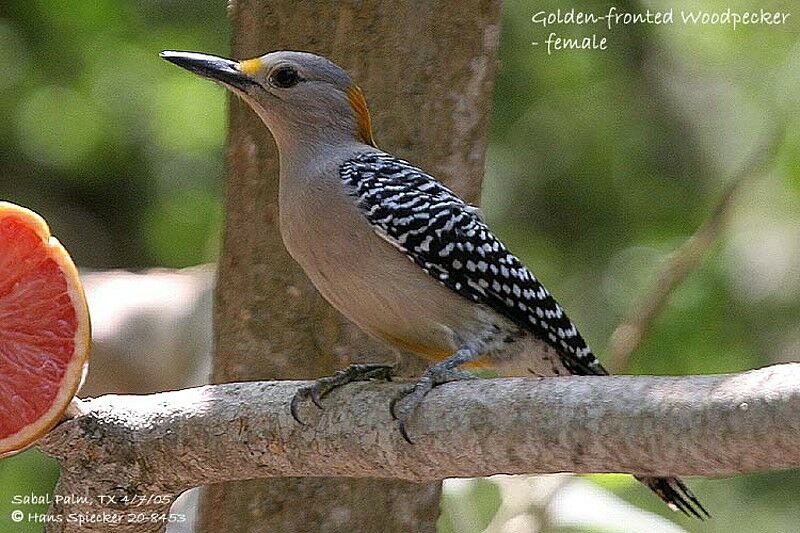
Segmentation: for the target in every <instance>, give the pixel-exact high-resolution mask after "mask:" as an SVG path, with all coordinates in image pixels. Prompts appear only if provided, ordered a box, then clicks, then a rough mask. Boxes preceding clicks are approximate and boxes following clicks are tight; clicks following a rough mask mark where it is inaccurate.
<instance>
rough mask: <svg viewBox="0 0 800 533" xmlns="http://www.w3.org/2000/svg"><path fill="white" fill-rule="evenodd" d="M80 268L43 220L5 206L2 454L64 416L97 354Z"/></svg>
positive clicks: (1, 223)
mask: <svg viewBox="0 0 800 533" xmlns="http://www.w3.org/2000/svg"><path fill="white" fill-rule="evenodd" d="M90 329H91V328H90V323H89V311H88V309H87V307H86V298H85V296H84V293H83V288H82V286H81V282H80V279H79V277H78V271H77V269H76V268H75V265H74V263H73V262H72V259H70V257H69V254H68V253H67V251H66V250H65V249H64V247H63V246H61V244H60V243H59V242H58V241H57V240H56V239H55V238H54V237H52V236H51V235H50V229H49V228H48V227H47V223H45V221H44V219H42V217H40V216H39V215H37V214H36V213H34V212H33V211H30V210H28V209H25V208H23V207H19V206H17V205H14V204H10V203H7V202H0V457H4V456H6V455H11V454H13V453H16V452H18V451H21V450H23V449H25V448H26V447H28V446H30V445H31V444H33V443H34V442H35V441H36V440H37V439H39V438H40V437H41V436H42V435H44V434H45V433H47V432H48V431H49V430H50V429H51V428H52V427H53V426H54V425H55V424H56V423H58V421H59V420H60V419H61V418H62V416H63V414H64V411H65V410H66V408H67V406H68V405H69V403H70V401H71V400H72V398H73V397H74V396H75V394H77V392H78V388H79V387H80V384H81V381H82V380H83V375H84V371H85V367H86V364H87V361H88V356H89V350H90V337H91V334H90Z"/></svg>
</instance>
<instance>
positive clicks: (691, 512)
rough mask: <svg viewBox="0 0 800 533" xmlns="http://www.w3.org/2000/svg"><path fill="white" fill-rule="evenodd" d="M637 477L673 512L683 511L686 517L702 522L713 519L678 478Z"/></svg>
mask: <svg viewBox="0 0 800 533" xmlns="http://www.w3.org/2000/svg"><path fill="white" fill-rule="evenodd" d="M635 477H636V479H637V480H639V481H640V482H642V483H644V484H645V485H646V486H647V488H649V489H650V490H652V491H653V492H655V493H656V495H657V496H658V497H659V498H661V499H662V500H664V501H665V502H666V503H667V505H669V507H670V508H671V509H672V510H674V511H681V512H682V513H683V514H685V515H686V516H694V517H695V518H699V519H700V520H705V519H706V518H711V515H710V514H708V511H706V510H705V508H704V507H703V505H702V504H701V503H700V501H699V500H698V499H697V498H696V497H695V495H694V494H692V491H690V490H689V487H687V486H686V485H684V483H683V481H681V480H680V479H678V478H676V477H648V476H635Z"/></svg>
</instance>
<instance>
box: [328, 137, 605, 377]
mask: <svg viewBox="0 0 800 533" xmlns="http://www.w3.org/2000/svg"><path fill="white" fill-rule="evenodd" d="M341 178H342V180H343V181H344V182H345V184H347V185H348V186H349V187H351V190H352V194H353V196H354V197H355V198H356V199H357V201H358V205H359V207H360V208H361V209H362V210H363V212H364V214H365V215H366V217H367V219H368V220H369V221H370V222H371V223H372V224H373V226H375V230H376V232H378V233H379V234H380V235H381V236H382V237H384V238H385V239H386V240H388V241H389V242H390V243H392V244H393V245H395V246H396V247H397V248H398V249H400V250H401V251H403V253H405V254H406V255H407V256H408V257H409V258H410V259H411V260H413V261H414V262H415V263H416V264H418V265H419V266H420V267H422V269H424V270H425V272H427V273H428V274H430V275H431V276H433V277H434V278H436V279H437V280H439V282H440V283H442V284H443V285H445V286H446V287H448V288H449V289H451V290H453V291H455V292H457V293H458V294H460V295H462V296H464V297H465V298H469V299H471V300H473V301H475V302H478V303H481V304H484V305H487V306H489V307H491V308H492V309H494V310H495V311H497V312H499V313H501V314H503V315H504V316H506V317H508V318H509V319H511V320H512V321H513V322H514V323H516V324H517V325H518V326H519V327H521V328H523V329H525V330H528V331H531V332H532V333H533V334H534V335H536V336H537V337H538V338H539V339H541V340H542V341H544V342H546V343H547V344H549V345H551V346H553V347H554V348H555V350H556V351H557V353H558V354H559V355H560V356H561V358H562V361H563V363H564V365H565V366H566V368H567V369H568V370H569V371H570V372H572V373H573V374H605V373H606V371H605V370H604V369H603V367H602V366H601V365H600V363H599V362H598V361H597V359H596V358H595V356H594V354H593V353H592V351H591V350H590V349H589V348H588V347H587V346H586V343H585V341H584V340H583V337H581V335H580V333H578V331H577V329H576V328H575V326H574V324H572V322H571V321H570V320H569V318H568V317H567V315H566V314H565V313H564V310H563V309H562V308H561V306H560V305H558V303H557V302H556V301H555V300H554V299H553V297H552V296H551V295H550V293H548V292H547V289H545V288H544V286H542V284H540V283H539V282H538V281H537V279H536V277H535V276H534V275H533V274H532V273H531V272H530V271H529V270H528V269H527V268H526V267H525V266H524V265H523V264H522V263H521V262H520V261H519V259H517V257H515V256H514V255H513V254H511V253H510V252H509V251H508V249H507V248H506V247H505V245H504V244H503V243H502V242H500V240H498V239H497V238H496V237H495V236H494V234H493V233H492V232H491V231H490V230H489V228H488V227H487V226H486V225H485V224H484V223H483V221H481V219H480V217H479V216H478V213H477V209H476V208H475V207H472V206H469V205H467V204H465V203H464V201H463V200H461V199H460V198H458V197H457V196H456V195H455V194H454V193H453V192H451V191H450V190H449V189H447V188H446V187H445V186H444V185H442V184H441V183H440V182H438V181H437V180H435V179H434V178H432V177H431V176H429V175H428V174H426V173H424V172H423V171H421V170H420V169H418V168H416V167H414V166H413V165H411V164H410V163H408V162H406V161H403V160H401V159H397V158H395V157H393V156H390V155H388V154H384V153H380V152H371V153H365V154H361V155H359V156H357V157H355V158H353V159H351V160H349V161H347V162H345V163H344V164H343V165H342V168H341Z"/></svg>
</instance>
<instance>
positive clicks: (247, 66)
mask: <svg viewBox="0 0 800 533" xmlns="http://www.w3.org/2000/svg"><path fill="white" fill-rule="evenodd" d="M263 67H264V64H263V63H262V62H261V59H260V58H258V57H256V58H254V59H245V60H243V61H239V72H241V73H243V74H247V75H248V76H255V75H256V74H258V73H259V72H260V71H261V69H262V68H263Z"/></svg>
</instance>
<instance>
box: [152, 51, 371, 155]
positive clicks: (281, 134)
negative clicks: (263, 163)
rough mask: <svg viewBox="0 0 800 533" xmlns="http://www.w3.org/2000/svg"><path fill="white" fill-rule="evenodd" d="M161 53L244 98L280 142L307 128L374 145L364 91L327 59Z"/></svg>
mask: <svg viewBox="0 0 800 533" xmlns="http://www.w3.org/2000/svg"><path fill="white" fill-rule="evenodd" d="M161 57H162V58H163V59H166V60H167V61H169V62H171V63H174V64H176V65H178V66H180V67H183V68H185V69H187V70H189V71H191V72H194V73H195V74H197V75H199V76H202V77H204V78H209V79H211V80H214V81H216V82H219V83H221V84H222V85H223V86H225V87H226V88H228V89H230V90H231V91H233V92H234V93H235V94H237V95H238V96H240V97H241V98H242V99H243V100H244V101H245V102H247V104H248V105H249V106H250V107H251V108H253V110H254V111H255V112H256V113H257V114H258V115H259V116H260V117H261V119H262V120H263V121H264V123H265V124H266V125H267V127H268V128H269V129H270V131H271V132H272V134H273V135H274V136H275V138H276V140H278V141H279V144H280V141H281V139H282V138H284V139H285V138H292V137H293V136H297V135H298V132H306V134H308V135H316V134H317V133H319V134H322V135H324V136H325V137H326V138H327V139H333V140H334V141H335V140H336V139H337V137H341V138H342V139H345V138H347V139H348V140H352V139H356V140H357V141H359V142H362V143H364V144H369V145H372V146H375V141H374V140H373V138H372V123H371V119H370V115H369V110H368V109H367V104H366V101H365V99H364V94H363V93H362V92H361V89H359V88H358V86H357V85H355V84H354V83H353V81H352V80H351V79H350V76H349V75H348V74H347V72H345V71H344V69H342V68H341V67H339V66H338V65H336V64H335V63H333V62H332V61H330V60H328V59H325V58H324V57H321V56H318V55H314V54H310V53H307V52H291V51H280V52H272V53H269V54H266V55H263V56H261V57H256V58H253V59H247V60H244V61H235V60H232V59H225V58H222V57H217V56H212V55H207V54H198V53H194V52H174V51H164V52H161Z"/></svg>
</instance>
